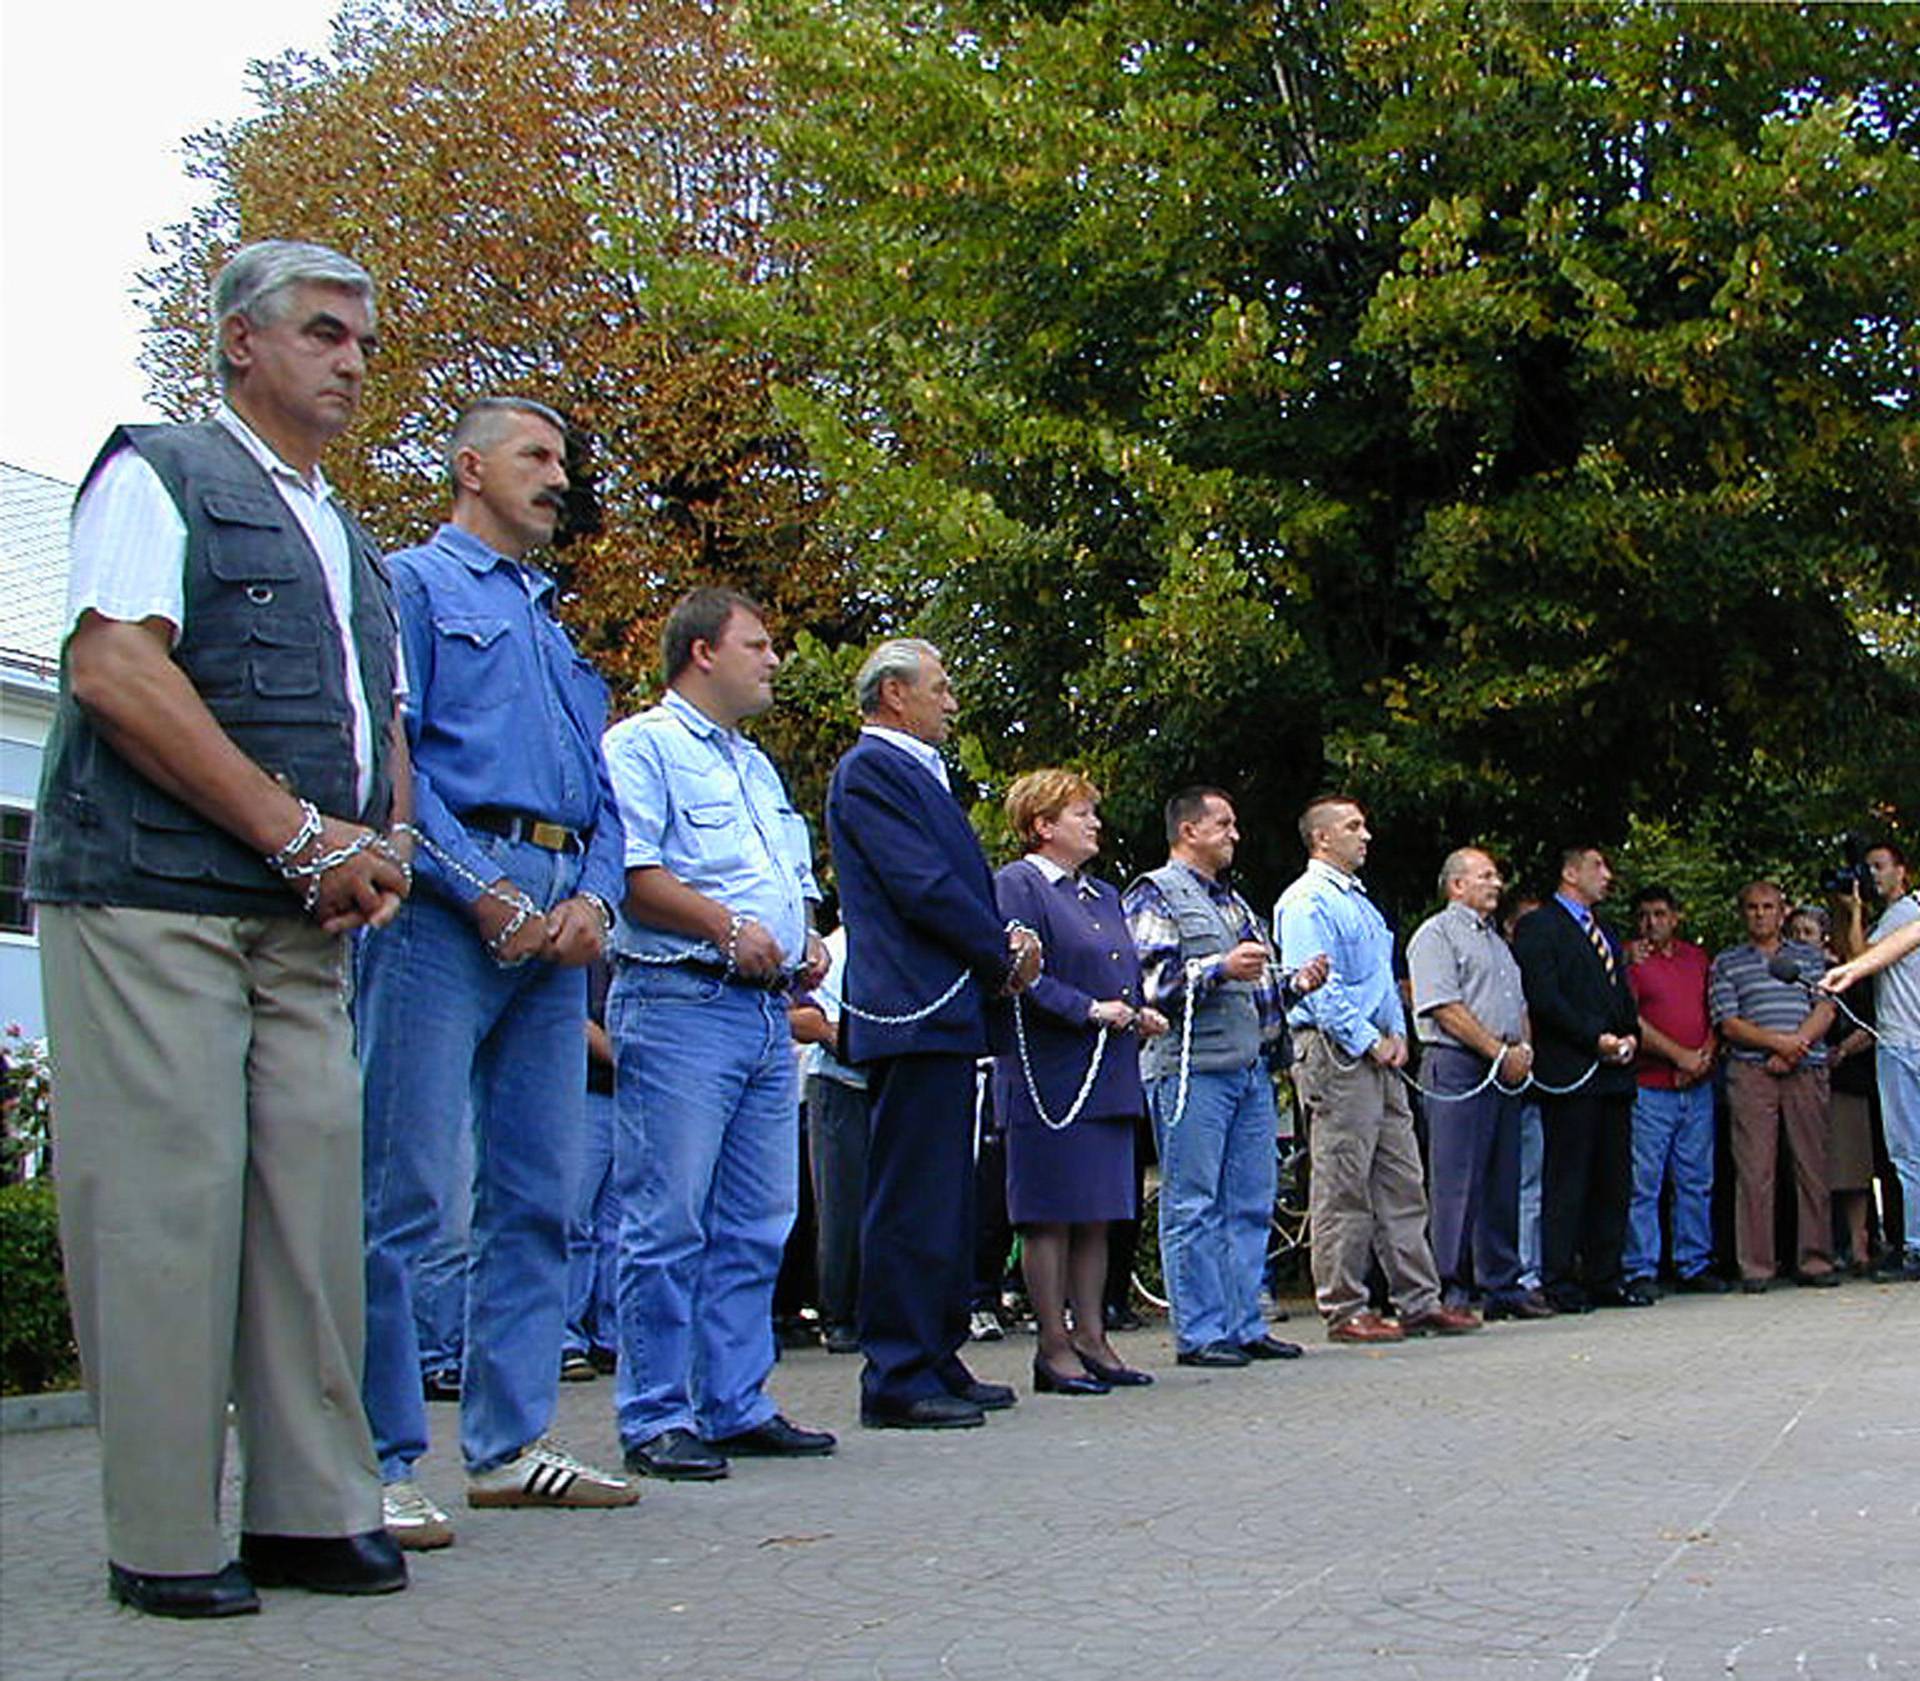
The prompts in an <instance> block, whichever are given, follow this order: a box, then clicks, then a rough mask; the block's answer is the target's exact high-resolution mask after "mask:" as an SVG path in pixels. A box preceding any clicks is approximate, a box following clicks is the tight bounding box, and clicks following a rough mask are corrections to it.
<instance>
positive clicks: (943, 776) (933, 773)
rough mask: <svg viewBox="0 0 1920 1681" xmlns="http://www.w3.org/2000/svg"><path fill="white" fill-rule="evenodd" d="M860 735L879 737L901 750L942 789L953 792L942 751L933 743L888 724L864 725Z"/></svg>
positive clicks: (861, 727)
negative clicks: (943, 761) (941, 755)
mask: <svg viewBox="0 0 1920 1681" xmlns="http://www.w3.org/2000/svg"><path fill="white" fill-rule="evenodd" d="M860 733H861V734H862V735H871V736H877V737H878V738H879V739H880V740H882V741H884V742H888V743H889V744H891V745H892V746H894V747H897V748H899V749H900V751H901V752H903V753H905V754H906V755H907V757H908V758H910V759H912V760H914V761H915V763H917V764H918V765H919V766H920V767H921V768H922V769H923V770H924V771H925V772H926V773H927V775H929V776H930V777H932V778H933V779H934V781H936V782H937V783H939V784H940V786H941V787H942V788H946V789H948V790H949V792H951V790H952V784H951V783H950V782H948V780H947V767H946V765H945V764H944V763H942V761H941V758H940V749H939V748H937V747H935V746H934V745H933V744H932V743H931V742H927V741H922V740H921V739H920V738H919V737H918V736H917V735H909V734H907V732H906V731H905V730H896V729H894V728H892V727H891V726H890V725H887V724H862V725H861V726H860Z"/></svg>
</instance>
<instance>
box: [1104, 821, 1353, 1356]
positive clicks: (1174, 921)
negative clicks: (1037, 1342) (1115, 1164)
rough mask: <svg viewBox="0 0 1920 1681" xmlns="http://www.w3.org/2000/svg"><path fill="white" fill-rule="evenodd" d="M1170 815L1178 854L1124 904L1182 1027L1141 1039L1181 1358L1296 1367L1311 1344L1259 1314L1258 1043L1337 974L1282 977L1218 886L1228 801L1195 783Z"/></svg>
mask: <svg viewBox="0 0 1920 1681" xmlns="http://www.w3.org/2000/svg"><path fill="white" fill-rule="evenodd" d="M1166 820H1167V849H1168V857H1167V861H1166V863H1165V864H1163V865H1162V866H1161V867H1160V868H1159V869H1157V870H1150V871H1148V873H1147V874H1146V875H1144V876H1142V877H1140V879H1139V880H1137V881H1136V882H1134V883H1133V885H1132V886H1131V887H1129V888H1128V889H1127V891H1126V895H1125V897H1124V898H1123V899H1122V901H1121V903H1122V906H1123V908H1124V909H1125V911H1126V913H1127V924H1128V927H1129V928H1130V929H1131V931H1132V934H1133V943H1134V946H1135V948H1136V949H1137V950H1138V951H1139V953H1140V971H1141V978H1142V983H1143V992H1144V996H1145V998H1146V1001H1147V1002H1148V1003H1149V1004H1151V1005H1153V1007H1154V1008H1155V1009H1157V1010H1160V1011H1161V1012H1162V1013H1163V1014H1164V1015H1165V1016H1166V1017H1167V1019H1168V1021H1169V1022H1170V1023H1171V1024H1172V1026H1171V1030H1170V1031H1169V1032H1167V1033H1166V1034H1164V1035H1162V1036H1161V1037H1160V1038H1158V1039H1154V1040H1150V1041H1149V1042H1148V1043H1147V1044H1146V1045H1145V1046H1144V1047H1143V1048H1142V1050H1141V1053H1140V1072H1141V1074H1142V1075H1143V1076H1144V1077H1145V1080H1146V1083H1147V1105H1148V1107H1149V1109H1150V1110H1151V1111H1152V1113H1153V1126H1154V1134H1155V1141H1156V1143H1157V1144H1158V1146H1159V1151H1160V1260H1161V1270H1162V1274H1163V1276H1164V1277H1165V1279H1166V1283H1167V1294H1168V1297H1169V1298H1170V1300H1171V1302H1172V1306H1173V1329H1174V1344H1175V1358H1176V1359H1177V1360H1178V1361H1179V1363H1180V1364H1181V1365H1183V1366H1213V1367H1231V1366H1245V1365H1247V1364H1249V1363H1250V1362H1252V1361H1255V1360H1293V1359H1297V1358H1298V1357H1299V1355H1300V1347H1299V1345H1298V1344H1297V1343H1291V1342H1283V1341H1281V1339H1280V1338H1278V1337H1276V1336H1273V1335H1271V1334H1270V1333H1269V1332H1268V1330H1267V1327H1266V1323H1265V1321H1264V1320H1263V1319H1262V1318H1261V1314H1260V1275H1261V1272H1262V1270H1263V1269H1264V1267H1265V1265H1266V1257H1267V1226H1268V1223H1269V1221H1270V1220H1271V1219H1272V1217H1273V1196H1274V1183H1275V1174H1276V1168H1277V1158H1276V1156H1275V1152H1274V1137H1275V1134H1276V1133H1277V1132H1278V1130H1279V1119H1278V1116H1277V1115H1276V1113H1275V1110H1274V1106H1273V1080H1272V1077H1271V1076H1270V1075H1269V1074H1268V1072H1267V1062H1266V1058H1265V1056H1264V1055H1263V1054H1262V1051H1263V1046H1264V1045H1266V1044H1267V1043H1268V1042H1269V1041H1271V1040H1273V1039H1275V1038H1277V1036H1278V1035H1279V1032H1280V1026H1281V1021H1282V1018H1283V1015H1284V1012H1285V1008H1286V1000H1287V999H1288V998H1289V997H1300V996H1303V995H1305V994H1306V993H1309V992H1311V991H1312V990H1313V989H1314V988H1315V987H1317V986H1319V985H1320V984H1321V982H1322V981H1324V980H1325V979H1326V975H1327V960H1326V958H1325V956H1324V955H1322V956H1316V957H1314V958H1313V959H1311V960H1310V961H1307V962H1303V963H1302V964H1301V965H1300V966H1299V968H1298V969H1297V970H1296V971H1295V973H1294V974H1292V975H1290V976H1282V975H1281V973H1280V970H1279V965H1278V963H1277V962H1276V960H1275V957H1274V952H1273V947H1272V946H1271V945H1270V944H1268V942H1267V938H1266V936H1265V934H1264V933H1263V932H1262V931H1261V927H1260V920H1259V918H1258V917H1256V916H1255V915H1254V914H1253V911H1252V909H1251V908H1250V907H1249V906H1248V904H1247V902H1246V900H1245V899H1243V898H1241V897H1240V895H1239V894H1238V893H1236V892H1234V890H1233V889H1232V888H1231V887H1229V886H1228V885H1227V884H1226V882H1225V881H1223V880H1222V879H1221V878H1222V876H1223V875H1224V874H1225V872H1226V870H1227V868H1228V866H1230V865H1231V864H1232V863H1233V854H1234V848H1235V847H1236V846H1237V845H1238V844H1239V840H1240V831H1239V827H1238V825H1237V823H1236V821H1235V818H1234V811H1233V802H1232V801H1231V800H1230V799H1228V797H1227V796H1226V794H1224V793H1223V792H1222V791H1221V790H1220V789H1218V788H1200V787H1196V788H1187V789H1183V790H1182V791H1181V792H1180V793H1178V794H1175V795H1174V796H1173V798H1172V799H1171V800H1169V801H1168V802H1167V812H1166ZM1189 1012H1191V1016H1192V1019H1191V1021H1188V1020H1187V1019H1186V1017H1187V1016H1188V1014H1189Z"/></svg>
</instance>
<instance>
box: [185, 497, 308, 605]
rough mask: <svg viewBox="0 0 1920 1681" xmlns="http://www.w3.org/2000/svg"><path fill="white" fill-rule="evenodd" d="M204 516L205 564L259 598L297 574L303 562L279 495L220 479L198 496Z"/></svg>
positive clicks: (270, 594)
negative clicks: (290, 541)
mask: <svg viewBox="0 0 1920 1681" xmlns="http://www.w3.org/2000/svg"><path fill="white" fill-rule="evenodd" d="M200 510H201V512H202V513H203V514H204V515H205V516H206V527H207V570H208V571H209V572H210V573H212V575H213V576H214V577H215V578H216V579H218V580H219V581H220V582H221V583H223V584H231V585H236V586H238V587H240V588H241V589H245V590H247V591H248V593H249V595H250V596H254V597H256V598H257V596H258V594H259V593H261V592H267V593H268V598H269V599H271V598H272V594H273V593H277V592H275V589H274V586H276V585H279V584H284V583H288V582H291V581H292V580H294V579H296V578H298V577H299V575H300V572H299V565H298V562H297V560H296V558H295V553H294V551H293V550H292V549H291V548H290V547H289V545H288V543H287V539H286V535H285V531H286V523H287V520H288V518H289V517H290V516H289V515H288V513H287V510H286V507H285V505H284V504H283V503H282V502H281V501H280V500H279V498H278V497H271V498H269V497H262V496H256V495H253V494H251V493H250V492H248V491H245V490H239V489H233V488H230V487H227V486H220V485H216V486H213V487H212V488H210V489H208V490H207V491H206V492H205V493H204V494H203V495H202V496H201V498H200Z"/></svg>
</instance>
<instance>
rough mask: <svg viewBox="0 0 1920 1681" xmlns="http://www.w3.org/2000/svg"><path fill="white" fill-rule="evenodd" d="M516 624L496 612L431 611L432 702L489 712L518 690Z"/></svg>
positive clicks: (506, 702)
mask: <svg viewBox="0 0 1920 1681" xmlns="http://www.w3.org/2000/svg"><path fill="white" fill-rule="evenodd" d="M512 628H513V626H512V624H511V623H510V622H509V621H508V620H506V619H503V618H499V617H497V616H496V615H493V614H483V613H436V614H434V616H433V635H434V651H433V659H434V673H433V687H434V695H433V704H434V705H436V706H444V707H447V708H448V709H449V710H451V711H458V712H490V711H493V710H494V709H495V708H497V707H502V706H505V705H507V704H508V703H509V702H510V701H512V700H513V699H514V698H515V696H516V695H517V694H518V692H519V688H520V681H519V679H520V673H519V661H518V660H517V659H516V658H515V649H514V645H513V638H512V637H511V636H510V635H509V634H508V633H509V632H510V631H511V630H512Z"/></svg>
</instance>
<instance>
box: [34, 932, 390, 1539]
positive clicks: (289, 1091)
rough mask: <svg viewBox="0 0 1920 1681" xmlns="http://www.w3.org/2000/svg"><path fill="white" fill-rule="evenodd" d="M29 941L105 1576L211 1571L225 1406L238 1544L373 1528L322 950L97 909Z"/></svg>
mask: <svg viewBox="0 0 1920 1681" xmlns="http://www.w3.org/2000/svg"><path fill="white" fill-rule="evenodd" d="M39 927H40V948H41V966H42V974H43V976H44V984H45V990H46V1001H47V1019H48V1024H49V1036H50V1039H51V1042H52V1052H53V1078H54V1134H55V1163H56V1172H57V1175H58V1181H59V1190H60V1229H61V1240H62V1243H63V1245H64V1247H65V1251H66V1265H67V1280H68V1288H69V1291H70V1293H71V1296H72V1301H73V1317H74V1330H75V1333H76V1336H77V1338H78V1341H79V1344H80V1357H81V1362H82V1365H83V1367H84V1369H85V1371H86V1377H87V1387H88V1389H89V1390H90V1391H91V1393H92V1395H93V1401H94V1407H95V1410H96V1413H97V1415H98V1417H99V1421H100V1441H101V1461H102V1473H103V1481H104V1485H105V1499H106V1519H107V1549H108V1553H109V1556H110V1557H111V1558H112V1559H113V1560H114V1561H115V1562H116V1563H118V1564H121V1565H123V1566H125V1567H126V1568H128V1569H132V1570H140V1571H149V1572H153V1573H155V1574H161V1575H197V1574H201V1573H204V1572H210V1571H216V1570H219V1569H220V1568H221V1567H222V1566H223V1565H224V1564H225V1563H226V1562H227V1559H228V1557H229V1556H230V1554H229V1548H228V1546H227V1542H226V1540H225V1538H224V1536H223V1534H222V1531H221V1526H220V1512H219V1497H220V1476H221V1461H222V1457H223V1453H224V1449H225V1445H226V1412H227V1403H228V1400H229V1399H230V1398H231V1400H232V1401H233V1403H234V1406H235V1409H236V1413H237V1417H238V1423H239V1430H240V1443H241V1450H242V1454H243V1456H244V1461H245V1473H244V1499H243V1507H242V1512H241V1527H242V1528H243V1529H244V1530H247V1531H252V1532H259V1533H265V1534H276V1535H317V1536H330V1535H350V1534H357V1533H360V1532H363V1531H366V1530H372V1529H378V1528H379V1527H380V1522H381V1512H380V1484H379V1478H378V1473H377V1471H376V1469H375V1465H374V1458H373V1444H372V1441H371V1439H370V1437H369V1435H368V1432H367V1423H366V1415H365V1413H364V1412H363V1411H362V1409H361V1404H360V1369H361V1360H362V1355H363V1343H364V1336H365V1332H364V1319H365V1309H364V1291H365V1285H364V1260H363V1257H362V1252H361V1237H360V1233H361V1215H360V1208H361V1186H360V1084H359V1075H358V1070H357V1069H356V1067H355V1064H354V1060H353V1051H352V1035H351V1029H350V1027H349V1024H348V1021H347V1014H346V1009H345V1005H344V1003H343V1001H342V997H341V991H340V982H341V974H342V965H343V963H344V961H345V942H344V941H342V940H340V939H338V938H333V937H329V936H327V935H325V934H322V933H321V932H320V931H319V929H317V928H315V927H314V926H313V925H312V924H311V923H308V922H306V921H304V920H302V919H299V918H295V917H259V918H233V917H217V916H193V915H184V914H180V913H176V912H171V911H150V910H135V909H130V908H126V907H117V906H72V905H47V906H42V907H41V909H40V913H39Z"/></svg>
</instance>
